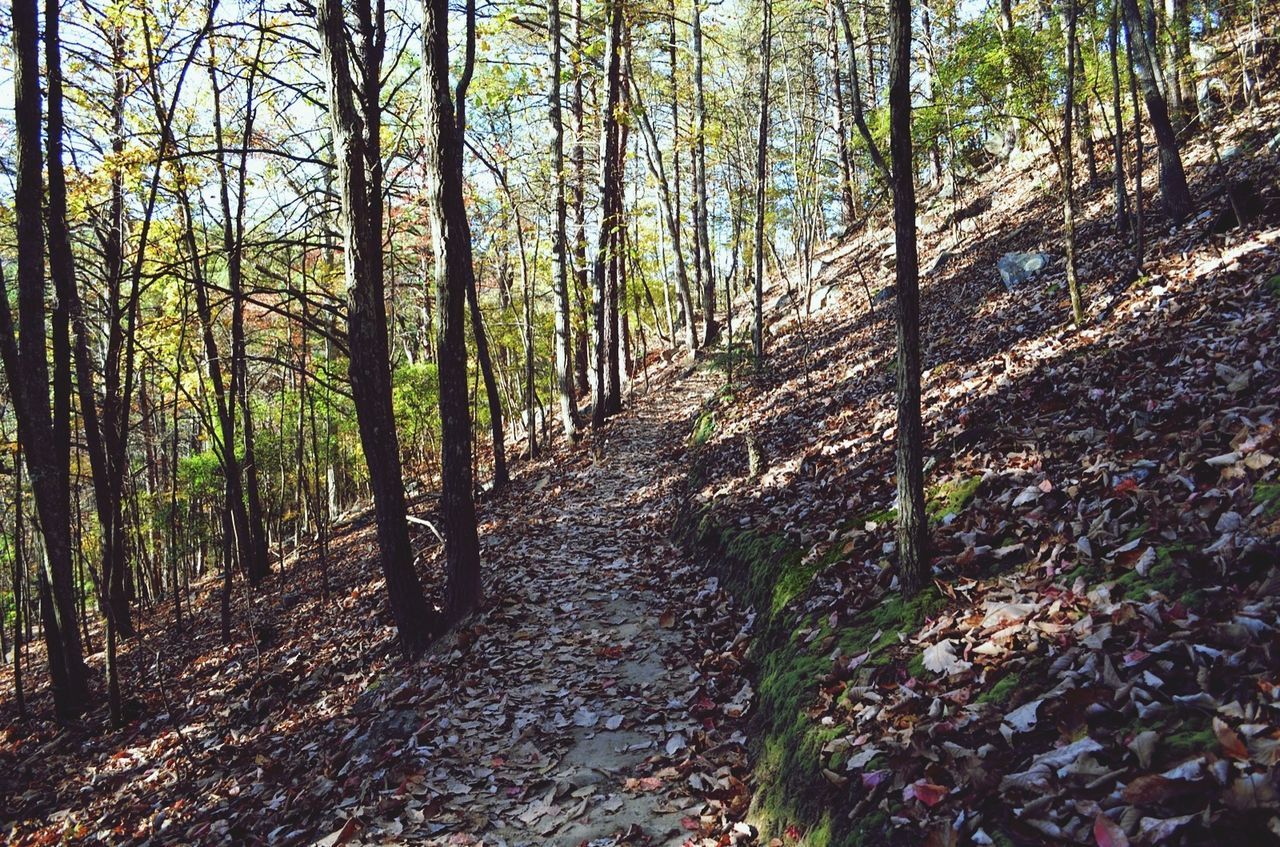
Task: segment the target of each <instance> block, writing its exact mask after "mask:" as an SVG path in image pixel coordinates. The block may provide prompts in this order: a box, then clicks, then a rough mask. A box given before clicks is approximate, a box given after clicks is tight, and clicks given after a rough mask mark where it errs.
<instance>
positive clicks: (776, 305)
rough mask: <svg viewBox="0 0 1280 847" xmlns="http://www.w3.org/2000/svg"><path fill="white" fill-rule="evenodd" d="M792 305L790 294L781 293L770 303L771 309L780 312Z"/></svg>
mask: <svg viewBox="0 0 1280 847" xmlns="http://www.w3.org/2000/svg"><path fill="white" fill-rule="evenodd" d="M790 305H791V295H790V294H779V295H778V296H777V297H775V298H773V302H772V303H770V304H769V311H771V312H779V311H782V310H783V309H785V308H787V307H788V306H790Z"/></svg>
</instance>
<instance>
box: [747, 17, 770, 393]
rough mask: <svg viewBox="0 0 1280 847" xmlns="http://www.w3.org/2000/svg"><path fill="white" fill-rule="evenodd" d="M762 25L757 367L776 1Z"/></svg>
mask: <svg viewBox="0 0 1280 847" xmlns="http://www.w3.org/2000/svg"><path fill="white" fill-rule="evenodd" d="M762 5H763V7H764V9H763V15H762V20H761V24H760V88H759V94H760V130H759V134H758V135H757V136H756V220H755V227H756V231H755V256H754V258H755V263H756V264H755V273H754V275H753V276H754V278H753V280H752V284H753V285H754V292H753V294H754V296H753V306H754V316H755V321H754V323H753V325H752V327H751V347H752V351H753V353H754V354H755V360H756V367H757V368H758V367H759V366H760V364H761V362H762V361H763V360H764V249H765V244H764V212H765V210H764V198H765V183H766V182H767V181H768V170H767V165H768V160H769V156H768V153H769V72H770V58H771V56H770V54H771V52H772V50H773V0H764V2H763V4H762Z"/></svg>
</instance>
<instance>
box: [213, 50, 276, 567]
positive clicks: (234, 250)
mask: <svg viewBox="0 0 1280 847" xmlns="http://www.w3.org/2000/svg"><path fill="white" fill-rule="evenodd" d="M264 36H265V31H264V32H263V33H260V35H259V40H258V54H259V56H258V57H255V59H254V61H253V62H251V63H250V64H249V70H248V81H247V83H246V94H245V98H246V99H245V107H244V108H245V119H244V132H243V134H242V135H241V144H240V150H239V164H238V167H237V171H236V185H237V188H236V203H235V207H234V208H233V207H232V204H231V190H230V177H229V176H228V173H227V165H226V160H225V140H224V139H225V136H224V134H223V127H222V97H221V93H220V88H219V86H218V76H217V62H216V61H215V60H214V54H213V44H214V42H213V39H212V38H211V39H210V40H209V59H210V61H209V83H210V86H211V88H212V90H213V124H214V139H215V148H216V157H215V167H216V169H217V172H218V195H219V198H220V200H221V203H222V252H223V255H224V257H225V259H226V262H227V286H228V287H229V288H230V289H231V386H230V396H229V398H228V401H227V402H228V403H229V404H232V405H235V406H238V407H239V410H240V419H241V440H242V441H243V444H244V462H243V464H241V470H243V472H244V483H243V485H244V494H245V504H246V515H247V517H248V522H247V526H246V531H247V532H248V538H247V543H246V544H245V546H244V548H243V549H244V551H245V552H246V553H247V554H248V560H247V561H242V562H241V563H240V565H241V567H243V568H244V569H245V574H246V576H248V578H249V582H250V584H252V585H255V586H256V585H258V584H259V583H261V582H262V580H263V579H264V578H266V576H267V575H268V574H269V573H270V572H271V564H270V559H269V555H268V552H267V531H266V521H265V518H264V515H263V510H262V495H261V492H260V486H259V484H258V466H257V461H256V456H255V451H254V431H253V416H252V414H251V412H250V410H249V389H248V382H249V371H248V361H247V358H246V349H245V334H244V301H245V297H244V271H243V268H244V206H245V177H246V174H247V166H248V157H249V143H250V140H251V139H252V137H253V122H254V102H253V94H254V92H253V86H254V82H255V80H256V78H257V69H258V66H259V64H260V62H259V61H258V58H259V57H260V55H261V52H262V45H263V37H264ZM233 414H234V413H233Z"/></svg>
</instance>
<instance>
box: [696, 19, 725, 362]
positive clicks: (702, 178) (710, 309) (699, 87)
mask: <svg viewBox="0 0 1280 847" xmlns="http://www.w3.org/2000/svg"><path fill="white" fill-rule="evenodd" d="M693 111H694V120H695V124H694V133H695V137H694V140H693V185H694V208H693V225H694V239H695V240H694V243H695V244H696V245H697V246H698V250H697V253H698V262H699V270H700V275H701V277H702V292H703V293H702V309H703V312H702V318H703V320H702V325H703V337H702V340H703V344H706V345H707V346H710V345H712V344H714V343H715V340H716V338H717V337H719V335H720V325H719V324H718V323H717V322H716V281H715V272H714V268H713V265H712V263H711V232H710V229H711V227H710V223H709V221H708V217H709V214H710V213H709V210H708V208H707V103H706V95H705V92H704V84H703V74H702V0H693ZM725 308H726V309H727V308H729V304H727V303H726V304H725Z"/></svg>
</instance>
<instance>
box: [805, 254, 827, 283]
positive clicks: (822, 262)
mask: <svg viewBox="0 0 1280 847" xmlns="http://www.w3.org/2000/svg"><path fill="white" fill-rule="evenodd" d="M827 264H828V262H827V260H826V259H824V258H822V257H818V258H817V259H814V260H813V262H811V263H810V265H809V278H810V279H817V278H818V277H820V276H821V275H822V272H823V271H824V270H826V269H827Z"/></svg>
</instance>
